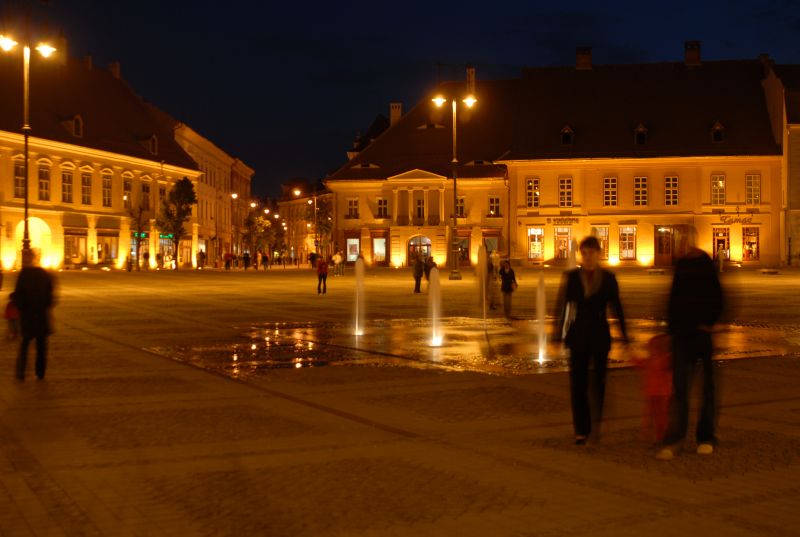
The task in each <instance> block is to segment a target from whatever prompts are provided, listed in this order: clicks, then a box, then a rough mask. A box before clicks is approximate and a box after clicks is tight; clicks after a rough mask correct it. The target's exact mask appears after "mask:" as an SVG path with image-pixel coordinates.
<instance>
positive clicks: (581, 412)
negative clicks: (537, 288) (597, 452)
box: [556, 237, 628, 445]
mask: <svg viewBox="0 0 800 537" xmlns="http://www.w3.org/2000/svg"><path fill="white" fill-rule="evenodd" d="M580 252H581V257H582V259H583V262H582V264H581V266H580V267H579V268H576V269H572V270H569V271H567V272H566V273H565V282H564V284H563V287H562V291H561V296H560V304H561V305H562V308H561V315H560V317H561V322H560V324H559V326H558V333H557V334H556V337H557V338H558V337H563V339H564V343H565V344H566V345H567V347H569V352H570V354H569V380H570V395H571V400H572V422H573V426H574V429H575V443H576V444H578V445H583V444H585V443H586V441H587V440H588V438H589V435H590V434H591V432H592V423H594V424H595V426H596V429H597V428H598V427H599V425H600V421H601V419H602V416H603V400H604V398H605V384H606V366H607V361H608V351H609V350H610V349H611V332H610V330H609V327H608V320H607V319H606V310H607V309H608V306H609V305H611V306H612V307H613V308H614V311H615V313H616V314H617V318H618V319H619V324H620V330H621V331H622V337H623V339H624V340H625V342H626V343H627V341H628V335H627V332H626V330H625V316H624V315H623V313H622V303H621V302H620V300H619V286H618V284H617V279H616V277H615V276H614V274H612V273H611V272H609V271H607V270H604V269H602V268H600V266H599V265H598V260H599V258H600V243H599V242H598V240H597V239H596V238H595V237H587V238H585V239H583V241H581V244H580ZM590 363H591V364H592V365H593V366H594V381H595V386H594V388H595V389H594V403H595V410H594V414H595V415H594V420H593V419H592V415H591V411H590V405H589V365H590ZM595 433H597V431H595Z"/></svg>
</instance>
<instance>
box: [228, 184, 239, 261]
mask: <svg viewBox="0 0 800 537" xmlns="http://www.w3.org/2000/svg"><path fill="white" fill-rule="evenodd" d="M238 198H239V194H237V193H236V192H231V250H234V248H233V246H234V244H235V243H236V242H238V237H237V234H236V226H235V225H234V224H233V222H234V221H235V213H236V200H237V199H238ZM230 253H231V254H234V252H233V251H232V252H230ZM235 255H236V256H237V259H238V255H239V253H238V252H235Z"/></svg>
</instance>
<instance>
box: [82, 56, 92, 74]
mask: <svg viewBox="0 0 800 537" xmlns="http://www.w3.org/2000/svg"><path fill="white" fill-rule="evenodd" d="M83 67H84V68H86V70H87V71H91V70H92V57H91V56H84V57H83Z"/></svg>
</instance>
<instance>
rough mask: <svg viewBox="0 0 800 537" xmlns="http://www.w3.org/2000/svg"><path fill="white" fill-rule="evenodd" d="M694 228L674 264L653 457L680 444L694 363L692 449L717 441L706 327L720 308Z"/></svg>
mask: <svg viewBox="0 0 800 537" xmlns="http://www.w3.org/2000/svg"><path fill="white" fill-rule="evenodd" d="M696 239H697V231H696V230H695V229H693V228H692V229H690V231H689V233H688V237H687V240H688V243H689V244H688V249H687V251H686V255H684V256H683V257H682V258H681V259H679V260H678V263H677V264H676V265H675V274H674V276H673V279H672V288H671V290H670V295H669V304H668V311H667V322H668V326H669V332H670V335H671V336H672V356H673V360H672V390H673V395H672V403H671V405H670V421H669V426H668V428H667V434H666V436H665V437H664V442H663V447H662V448H661V449H660V450H659V452H658V453H657V455H656V456H657V458H658V459H661V460H670V459H672V458H673V457H674V456H675V454H676V453H677V452H678V451H679V450H680V448H681V447H682V445H683V443H684V440H685V439H686V433H687V430H688V427H689V390H690V384H691V379H692V377H693V376H694V368H695V364H696V363H697V362H698V361H700V362H701V363H702V365H703V398H702V402H701V404H700V417H699V419H698V422H697V430H696V432H695V439H696V441H697V453H698V454H700V455H711V454H712V453H713V452H714V449H715V447H716V444H717V437H716V434H715V428H716V419H717V415H716V412H717V410H716V394H715V387H714V366H713V364H712V362H711V353H712V346H711V330H712V328H713V326H714V324H715V323H716V322H717V321H718V320H719V318H720V315H721V314H722V306H723V297H722V286H721V285H720V282H719V273H718V272H717V269H716V267H715V266H714V261H713V260H712V259H711V257H710V256H709V255H708V254H707V253H706V252H704V251H703V250H701V249H699V248H697V247H696V246H695V244H696Z"/></svg>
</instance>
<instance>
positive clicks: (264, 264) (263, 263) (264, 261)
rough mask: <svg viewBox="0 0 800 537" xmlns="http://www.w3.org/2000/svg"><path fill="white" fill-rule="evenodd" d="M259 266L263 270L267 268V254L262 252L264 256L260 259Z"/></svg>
mask: <svg viewBox="0 0 800 537" xmlns="http://www.w3.org/2000/svg"><path fill="white" fill-rule="evenodd" d="M261 266H262V267H264V270H267V269H268V268H269V253H268V252H264V255H263V256H262V257H261Z"/></svg>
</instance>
